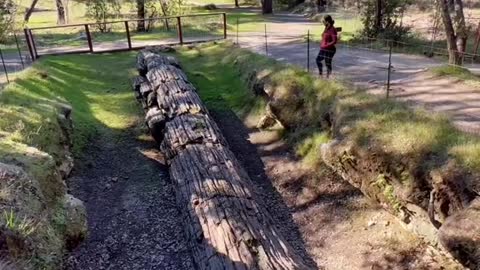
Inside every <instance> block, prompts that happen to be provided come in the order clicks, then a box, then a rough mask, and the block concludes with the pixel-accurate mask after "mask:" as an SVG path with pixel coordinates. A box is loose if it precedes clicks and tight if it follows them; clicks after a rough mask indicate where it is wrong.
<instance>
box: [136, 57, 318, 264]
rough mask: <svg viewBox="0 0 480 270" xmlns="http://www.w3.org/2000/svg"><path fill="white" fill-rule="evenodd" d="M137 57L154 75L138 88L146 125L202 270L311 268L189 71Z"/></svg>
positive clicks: (159, 60)
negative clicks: (260, 197)
mask: <svg viewBox="0 0 480 270" xmlns="http://www.w3.org/2000/svg"><path fill="white" fill-rule="evenodd" d="M162 59H163V60H162ZM137 60H138V61H137V64H138V62H142V61H143V64H144V65H145V69H146V70H147V71H148V72H145V74H146V78H147V82H140V83H139V87H138V92H139V95H140V97H141V98H140V99H141V100H142V102H143V104H144V106H145V107H146V108H147V113H146V122H147V125H148V127H149V128H150V131H151V133H152V136H153V137H154V138H155V140H156V141H157V142H159V143H161V145H160V149H161V150H162V152H163V153H164V154H165V156H166V158H167V160H168V163H169V165H170V174H171V178H172V181H173V182H174V183H175V186H176V197H177V202H178V204H179V205H180V206H181V207H182V209H183V210H184V211H183V215H184V220H185V222H184V225H185V228H186V232H187V235H188V238H189V244H190V246H191V249H192V251H193V256H194V261H195V263H196V266H197V268H198V269H205V270H206V269H209V270H211V269H232V270H234V269H236V270H239V269H245V270H246V269H262V270H264V269H265V270H267V269H268V270H273V269H279V270H282V269H310V267H307V266H305V265H304V262H303V260H302V259H301V258H300V257H299V256H298V255H297V254H295V252H294V249H293V248H292V247H291V246H290V244H289V243H287V242H286V241H285V240H284V238H283V237H282V236H281V235H280V234H279V233H278V230H277V228H275V226H274V225H273V224H274V223H273V221H272V219H271V217H270V216H269V213H268V211H267V210H266V209H265V208H263V207H262V206H261V205H259V204H258V201H256V198H255V194H254V193H253V192H252V188H253V187H252V183H251V181H250V179H249V177H248V175H247V174H246V172H245V171H244V170H243V169H242V167H241V166H240V165H239V163H238V161H237V160H236V159H235V157H234V155H233V153H232V152H231V151H230V150H229V149H228V146H227V143H226V141H225V139H224V137H223V136H222V134H221V132H220V130H219V128H218V126H217V125H216V124H215V122H214V121H212V120H211V118H210V116H209V115H208V111H207V109H206V107H205V106H204V105H203V103H202V101H201V99H200V97H199V96H198V94H197V92H196V90H195V87H194V86H193V85H192V84H190V83H189V82H188V80H187V76H186V75H185V73H184V72H183V71H182V70H180V69H179V68H177V67H174V66H172V65H166V63H167V62H166V60H165V58H162V57H157V56H152V55H150V54H148V53H145V54H144V55H143V56H139V57H138V58H137ZM150 61H151V62H150ZM162 61H163V62H162ZM169 61H170V60H169ZM142 68H143V67H142ZM139 71H140V70H139ZM140 73H141V71H140ZM141 74H142V73H141Z"/></svg>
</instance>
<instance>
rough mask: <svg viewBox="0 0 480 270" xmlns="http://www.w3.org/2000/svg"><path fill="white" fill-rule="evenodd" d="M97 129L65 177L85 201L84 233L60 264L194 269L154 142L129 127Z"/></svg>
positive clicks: (165, 169)
mask: <svg viewBox="0 0 480 270" xmlns="http://www.w3.org/2000/svg"><path fill="white" fill-rule="evenodd" d="M100 133H101V135H100V136H99V137H98V138H97V140H96V141H94V142H93V143H91V144H90V146H89V147H88V149H87V150H86V151H85V153H86V154H85V158H84V159H81V160H77V165H76V170H75V171H74V173H73V177H71V179H70V180H69V187H70V189H71V192H72V193H73V194H74V195H75V196H76V197H78V198H80V199H81V200H83V201H84V202H85V204H86V207H87V212H88V222H89V237H88V239H87V240H86V241H85V242H84V243H83V244H82V245H81V246H80V247H78V248H77V249H76V250H74V251H73V253H72V254H71V256H70V257H69V258H68V259H67V267H66V269H79V270H80V269H81V270H88V269H92V270H93V269H95V270H98V269H115V270H117V269H129V270H131V269H172V270H173V269H194V268H193V264H192V259H191V254H190V251H189V249H188V248H187V244H186V243H187V242H186V239H185V237H184V232H183V226H182V224H181V222H182V221H181V220H179V219H178V217H179V216H180V215H179V210H178V209H177V206H176V204H175V196H174V190H173V187H172V184H171V182H170V181H169V177H168V171H167V168H166V166H165V165H163V164H162V160H161V158H160V154H159V152H158V151H157V150H156V148H157V147H156V145H155V143H154V142H152V141H141V140H138V139H136V138H137V137H138V135H140V134H141V133H142V132H141V131H140V130H139V129H138V128H135V127H134V128H131V129H129V130H121V131H115V132H112V131H105V132H100ZM143 137H146V138H149V136H143Z"/></svg>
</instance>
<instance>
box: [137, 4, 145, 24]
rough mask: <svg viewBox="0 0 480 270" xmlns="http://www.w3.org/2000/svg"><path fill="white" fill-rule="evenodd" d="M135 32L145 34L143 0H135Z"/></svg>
mask: <svg viewBox="0 0 480 270" xmlns="http://www.w3.org/2000/svg"><path fill="white" fill-rule="evenodd" d="M137 19H138V20H139V21H138V22H137V31H138V32H145V0H137Z"/></svg>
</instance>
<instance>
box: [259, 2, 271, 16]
mask: <svg viewBox="0 0 480 270" xmlns="http://www.w3.org/2000/svg"><path fill="white" fill-rule="evenodd" d="M272 13H273V0H262V14H272Z"/></svg>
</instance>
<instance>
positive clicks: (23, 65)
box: [13, 33, 25, 69]
mask: <svg viewBox="0 0 480 270" xmlns="http://www.w3.org/2000/svg"><path fill="white" fill-rule="evenodd" d="M13 36H14V37H15V43H16V44H17V50H18V56H20V62H22V68H23V69H24V68H25V63H23V56H22V51H21V50H20V45H18V38H17V34H15V33H13Z"/></svg>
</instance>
